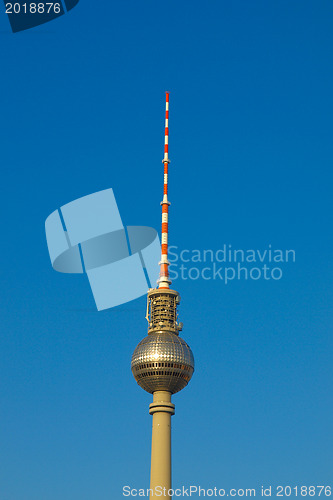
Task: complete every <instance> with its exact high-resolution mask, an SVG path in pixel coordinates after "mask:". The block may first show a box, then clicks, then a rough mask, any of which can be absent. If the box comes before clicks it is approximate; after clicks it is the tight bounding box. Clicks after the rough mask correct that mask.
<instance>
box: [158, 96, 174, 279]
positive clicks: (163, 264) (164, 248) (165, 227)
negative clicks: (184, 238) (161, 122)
mask: <svg viewBox="0 0 333 500" xmlns="http://www.w3.org/2000/svg"><path fill="white" fill-rule="evenodd" d="M165 94H166V95H165V134H164V158H163V160H162V163H163V165H164V190H163V201H161V205H162V235H161V236H162V244H161V261H160V263H159V264H160V278H159V280H158V288H170V285H171V280H170V278H169V265H170V263H169V261H168V233H169V205H170V202H169V201H168V170H169V163H170V160H169V92H166V93H165Z"/></svg>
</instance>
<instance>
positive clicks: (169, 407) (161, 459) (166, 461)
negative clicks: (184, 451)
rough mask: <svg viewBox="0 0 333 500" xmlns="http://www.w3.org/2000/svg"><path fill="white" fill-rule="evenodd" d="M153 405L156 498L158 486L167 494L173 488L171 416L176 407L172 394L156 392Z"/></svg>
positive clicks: (151, 475)
mask: <svg viewBox="0 0 333 500" xmlns="http://www.w3.org/2000/svg"><path fill="white" fill-rule="evenodd" d="M153 397H154V399H153V403H152V404H150V405H149V413H150V414H151V415H153V431H152V443H151V470H150V488H151V490H153V492H154V494H153V495H152V494H150V499H151V500H153V499H155V498H156V495H155V488H156V487H157V486H158V487H159V488H160V489H162V490H163V488H165V491H166V494H165V495H164V496H162V498H168V499H170V498H171V497H170V496H169V495H168V494H167V492H168V490H169V489H170V488H171V416H172V415H174V414H175V405H174V404H172V403H171V392H168V391H155V392H154V393H153Z"/></svg>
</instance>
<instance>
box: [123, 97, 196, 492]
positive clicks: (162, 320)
mask: <svg viewBox="0 0 333 500" xmlns="http://www.w3.org/2000/svg"><path fill="white" fill-rule="evenodd" d="M162 163H163V165H164V192H163V201H162V202H161V205H162V245H161V262H160V263H159V265H160V277H159V280H158V282H157V285H158V286H157V288H151V289H150V290H149V291H148V296H147V313H146V319H147V321H148V335H147V337H145V338H144V339H143V340H141V342H140V343H139V344H138V345H137V347H136V349H135V351H134V353H133V356H132V372H133V375H134V378H135V380H136V381H137V383H138V384H139V386H140V387H142V389H144V390H145V391H147V392H149V393H151V394H153V402H152V403H151V404H150V405H149V413H150V414H151V415H152V416H153V430H152V446H151V471H150V489H151V490H152V491H153V493H151V494H150V499H154V498H156V494H155V492H156V491H158V490H157V488H159V489H160V490H161V491H165V494H164V496H162V498H169V499H170V498H171V497H170V495H169V494H168V491H169V489H170V488H171V416H172V415H174V414H175V405H174V404H173V403H172V402H171V396H172V394H175V393H176V392H178V391H181V390H182V389H184V387H186V385H187V384H188V382H189V381H190V379H191V377H192V374H193V371H194V358H193V354H192V351H191V349H190V347H189V346H188V345H187V343H186V342H185V340H183V339H182V338H181V337H179V332H180V331H181V330H182V327H183V324H182V323H179V322H178V313H177V306H178V304H179V302H180V296H179V293H178V292H176V291H175V290H171V289H170V285H171V281H170V278H169V261H168V227H169V226H168V222H169V221H168V215H169V205H170V203H169V201H168V169H169V163H170V160H169V92H167V93H166V111H165V142H164V158H163V160H162ZM164 488H165V490H163V489H164ZM160 496H161V495H160Z"/></svg>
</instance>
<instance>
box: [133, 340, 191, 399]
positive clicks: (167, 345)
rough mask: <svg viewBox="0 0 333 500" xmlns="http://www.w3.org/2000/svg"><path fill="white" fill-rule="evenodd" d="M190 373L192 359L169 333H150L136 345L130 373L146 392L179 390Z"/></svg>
mask: <svg viewBox="0 0 333 500" xmlns="http://www.w3.org/2000/svg"><path fill="white" fill-rule="evenodd" d="M193 371H194V358H193V354H192V351H191V349H190V347H189V346H188V345H187V343H186V342H185V340H183V339H182V338H180V337H178V335H175V334H174V333H170V332H165V331H164V332H158V333H151V334H150V335H148V336H147V337H145V338H144V339H143V340H141V342H140V343H139V344H138V345H137V347H136V349H135V351H134V353H133V356H132V372H133V375H134V378H135V380H136V381H137V383H138V384H139V385H140V387H142V389H144V390H145V391H147V392H150V393H153V392H155V391H169V392H171V393H172V394H174V393H175V392H178V391H180V390H181V389H183V388H184V387H185V386H186V385H187V384H188V382H189V381H190V379H191V377H192V374H193Z"/></svg>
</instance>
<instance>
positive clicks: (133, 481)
mask: <svg viewBox="0 0 333 500" xmlns="http://www.w3.org/2000/svg"><path fill="white" fill-rule="evenodd" d="M332 22H333V4H332V2H331V1H329V0H322V1H320V2H316V1H314V0H312V1H309V0H294V1H293V2H290V0H279V1H278V2H268V1H266V0H265V1H259V0H246V1H245V0H243V1H239V0H237V1H225V0H222V1H221V0H214V1H213V0H212V1H209V2H205V3H204V2H198V1H196V0H195V1H188V0H182V1H176V0H169V1H168V2H162V1H156V0H154V1H153V0H145V1H141V2H137V1H132V0H129V1H126V2H99V3H98V2H97V3H96V2H92V1H88V0H81V1H80V2H79V4H78V5H77V7H75V8H74V9H73V10H72V11H71V12H70V13H68V14H66V15H65V16H63V17H61V18H59V19H57V20H55V21H53V22H51V23H48V24H45V25H43V26H40V27H39V28H35V29H32V30H29V31H26V32H21V33H17V34H13V33H12V32H11V30H10V26H9V22H8V19H7V17H6V15H5V14H4V8H3V6H2V10H1V16H0V36H1V48H0V51H1V62H0V64H1V83H0V86H1V90H2V92H1V95H2V100H1V119H0V120H1V122H0V123H1V185H2V194H1V197H0V203H1V208H2V211H1V213H2V245H1V254H2V258H1V271H0V279H1V301H0V303H1V335H0V357H1V368H0V381H1V382H0V397H1V412H0V440H1V450H2V451H1V455H0V461H1V463H0V469H1V481H0V483H1V484H0V496H1V499H3V500H59V499H61V500H107V499H120V498H122V496H121V489H122V486H123V485H125V484H129V485H132V486H133V487H148V485H149V461H150V439H151V417H150V416H149V414H148V405H149V403H150V402H151V397H150V395H148V394H146V393H144V391H142V390H141V389H140V388H139V387H138V386H137V385H136V383H135V381H134V379H133V376H132V373H131V370H130V358H131V355H132V352H133V350H134V348H135V346H136V345H137V343H138V342H139V341H140V340H141V339H142V338H143V337H144V336H145V335H146V331H147V325H146V321H145V319H144V315H145V297H141V298H139V299H137V300H135V301H133V302H130V303H128V304H126V305H123V306H120V307H117V308H115V309H111V310H108V311H104V312H99V313H98V312H97V310H96V308H95V306H94V302H93V297H92V294H91V292H90V289H89V286H88V284H87V281H86V278H85V277H83V276H79V275H77V276H73V275H62V274H60V273H56V272H55V271H53V270H52V268H51V265H50V262H49V256H48V252H47V247H46V242H45V234H44V221H45V219H46V217H47V216H48V215H49V214H50V213H51V212H52V211H53V210H55V209H56V208H58V207H59V206H61V205H62V204H64V203H67V202H69V201H71V200H74V199H76V198H78V197H80V196H83V195H86V194H89V193H92V192H95V191H98V190H101V189H106V188H109V187H112V188H113V189H114V191H115V195H116V198H117V202H118V206H119V209H120V211H121V215H122V219H123V222H124V223H125V224H129V225H147V226H152V227H155V228H156V229H159V227H160V205H159V202H160V200H161V192H162V170H161V169H162V164H161V159H162V155H163V126H164V116H163V114H164V91H165V90H169V91H170V158H171V160H172V163H171V167H170V171H171V173H170V200H171V202H172V205H171V210H170V213H171V215H170V233H171V235H170V241H171V243H172V244H175V245H178V246H179V248H180V249H186V248H187V249H205V248H211V249H215V250H217V249H219V248H221V247H222V246H223V245H224V244H227V245H228V244H231V245H232V246H233V247H235V248H245V249H246V248H259V249H265V248H267V247H268V245H269V244H271V245H272V247H274V248H282V249H295V251H296V262H295V263H293V264H289V265H285V266H284V268H283V269H284V275H283V278H282V279H281V280H277V281H272V280H270V281H265V280H259V281H244V280H243V281H236V280H235V281H233V282H232V283H229V284H228V285H225V284H223V283H222V282H221V281H219V280H214V281H213V280H211V281H204V280H197V281H191V282H190V281H182V280H177V281H176V282H175V283H174V286H175V287H176V288H177V289H178V290H179V292H180V293H181V296H182V304H181V310H180V311H181V320H182V321H183V322H184V325H185V326H184V330H183V332H182V336H183V337H184V338H185V339H186V340H187V341H188V343H189V344H190V345H191V347H192V349H193V352H194V355H195V360H196V371H195V374H194V376H193V379H192V381H191V384H190V385H189V386H188V387H187V388H186V389H185V390H184V391H183V392H182V393H180V394H179V395H176V396H175V397H174V402H175V404H176V416H175V417H173V483H174V485H175V486H177V485H182V484H187V485H188V484H191V483H192V484H201V486H203V487H206V488H208V487H214V486H217V487H221V488H222V487H236V488H238V487H243V488H250V487H257V486H259V485H261V484H264V485H269V484H272V485H277V484H281V485H288V484H289V485H292V486H293V485H302V484H307V485H310V484H314V485H326V484H329V483H330V481H331V482H332V470H333V450H332V438H333V432H332V410H333V399H332V384H333V375H332V354H333V352H332V351H333V337H332V323H333V313H332V296H333V294H332V279H333V270H332V213H333V212H332V159H333V148H332V134H333V120H332V116H333V92H332V88H333V71H332V53H333V30H332Z"/></svg>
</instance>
